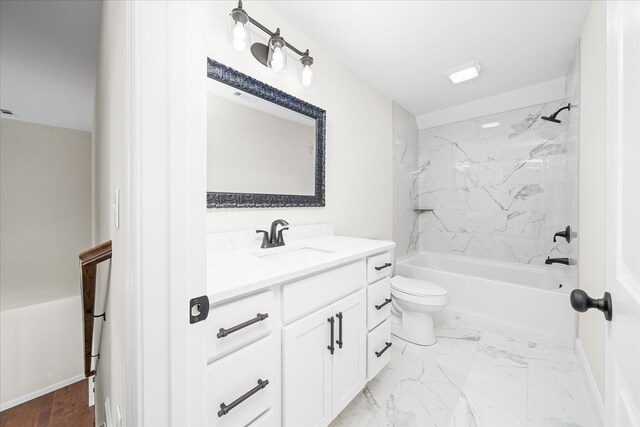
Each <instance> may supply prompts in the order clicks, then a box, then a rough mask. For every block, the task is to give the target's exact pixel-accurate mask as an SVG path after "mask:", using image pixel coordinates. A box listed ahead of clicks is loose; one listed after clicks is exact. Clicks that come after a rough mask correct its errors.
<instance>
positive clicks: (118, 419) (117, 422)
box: [116, 405, 122, 427]
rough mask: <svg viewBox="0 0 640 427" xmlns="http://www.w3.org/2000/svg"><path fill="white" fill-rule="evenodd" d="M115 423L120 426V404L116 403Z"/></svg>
mask: <svg viewBox="0 0 640 427" xmlns="http://www.w3.org/2000/svg"><path fill="white" fill-rule="evenodd" d="M116 425H117V426H118V427H122V413H121V412H120V405H116Z"/></svg>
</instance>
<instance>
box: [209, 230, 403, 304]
mask: <svg viewBox="0 0 640 427" xmlns="http://www.w3.org/2000/svg"><path fill="white" fill-rule="evenodd" d="M394 247H395V243H394V242H391V241H384V240H369V239H359V238H355V237H343V236H334V235H331V236H323V237H315V238H310V239H305V240H300V241H297V242H295V243H292V244H287V245H285V246H281V247H279V248H271V249H260V248H259V247H255V248H244V249H235V250H230V251H223V252H214V253H208V254H207V294H208V296H209V301H211V303H212V304H217V303H219V302H222V301H225V300H229V299H232V298H236V297H238V296H241V295H243V294H247V293H250V292H255V291H257V290H260V289H266V288H268V287H270V286H272V285H275V284H279V283H284V282H288V281H292V280H296V279H299V278H302V277H305V276H308V275H311V274H316V273H319V272H322V271H324V270H327V269H330V268H332V267H335V266H339V265H342V264H347V263H349V262H352V261H356V260H358V259H362V258H364V257H367V256H369V255H373V254H377V253H380V252H384V251H387V250H389V249H392V248H394ZM300 248H311V249H313V250H315V251H321V252H317V253H315V254H314V255H311V256H308V257H305V256H304V255H301V256H300V257H298V258H299V259H296V260H295V262H286V261H284V260H277V259H269V257H265V255H270V254H276V253H281V252H289V251H292V250H296V249H300ZM315 251H310V252H315ZM324 251H326V252H324ZM302 252H303V251H301V252H300V253H302Z"/></svg>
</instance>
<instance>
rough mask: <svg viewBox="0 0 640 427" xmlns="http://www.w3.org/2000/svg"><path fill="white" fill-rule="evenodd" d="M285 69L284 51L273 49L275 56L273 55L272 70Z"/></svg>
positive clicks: (277, 48)
mask: <svg viewBox="0 0 640 427" xmlns="http://www.w3.org/2000/svg"><path fill="white" fill-rule="evenodd" d="M283 67H284V55H283V54H282V49H281V48H279V47H276V48H274V49H273V55H271V68H273V69H274V70H276V71H280V70H282V68H283Z"/></svg>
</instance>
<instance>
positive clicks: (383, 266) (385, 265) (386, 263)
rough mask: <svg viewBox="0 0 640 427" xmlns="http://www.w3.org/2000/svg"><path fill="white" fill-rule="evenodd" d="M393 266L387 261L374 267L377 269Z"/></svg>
mask: <svg viewBox="0 0 640 427" xmlns="http://www.w3.org/2000/svg"><path fill="white" fill-rule="evenodd" d="M389 267H391V263H390V262H385V263H384V264H383V265H381V266H379V267H373V268H375V269H376V270H377V271H380V270H384V269H385V268H389Z"/></svg>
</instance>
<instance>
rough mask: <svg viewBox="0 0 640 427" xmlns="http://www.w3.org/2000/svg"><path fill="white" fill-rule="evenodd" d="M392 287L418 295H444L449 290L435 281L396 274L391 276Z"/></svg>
mask: <svg viewBox="0 0 640 427" xmlns="http://www.w3.org/2000/svg"><path fill="white" fill-rule="evenodd" d="M391 287H392V288H393V289H396V290H398V291H400V292H404V293H406V294H410V295H418V296H443V295H447V290H446V289H445V288H443V287H442V286H438V285H436V284H435V283H431V282H427V281H426V280H418V279H409V278H408V277H402V276H395V277H392V278H391Z"/></svg>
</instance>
